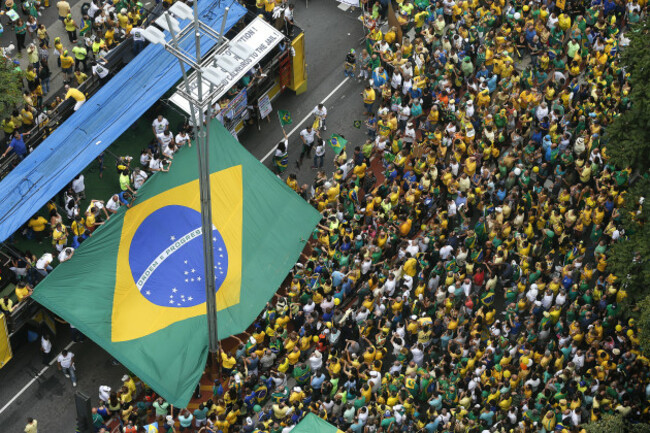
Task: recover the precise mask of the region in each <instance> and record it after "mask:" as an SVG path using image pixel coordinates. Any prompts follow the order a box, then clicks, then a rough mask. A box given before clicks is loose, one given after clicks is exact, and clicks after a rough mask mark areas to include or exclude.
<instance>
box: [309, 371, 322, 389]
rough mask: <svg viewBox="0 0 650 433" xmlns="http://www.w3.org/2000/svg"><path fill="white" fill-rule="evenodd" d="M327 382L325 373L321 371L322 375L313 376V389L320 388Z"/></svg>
mask: <svg viewBox="0 0 650 433" xmlns="http://www.w3.org/2000/svg"><path fill="white" fill-rule="evenodd" d="M323 382H325V375H324V374H322V373H321V375H320V376H314V377H312V378H311V387H312V388H313V389H320V388H321V387H322V386H323Z"/></svg>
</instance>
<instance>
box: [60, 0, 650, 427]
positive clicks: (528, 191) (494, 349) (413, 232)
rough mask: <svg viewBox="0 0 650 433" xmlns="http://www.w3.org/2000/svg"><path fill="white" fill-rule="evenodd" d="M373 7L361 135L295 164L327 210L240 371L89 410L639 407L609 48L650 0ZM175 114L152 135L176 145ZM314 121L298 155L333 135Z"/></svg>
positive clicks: (326, 413)
mask: <svg viewBox="0 0 650 433" xmlns="http://www.w3.org/2000/svg"><path fill="white" fill-rule="evenodd" d="M567 3H568V2H567ZM558 4H559V2H558ZM366 7H367V9H368V12H367V14H366V19H365V24H366V26H367V28H368V40H367V44H366V48H365V49H363V50H361V52H359V53H357V52H356V51H350V52H348V53H345V54H344V55H345V56H346V57H345V62H346V67H345V73H346V74H347V75H350V74H354V76H356V77H358V78H359V79H363V80H365V82H366V83H367V85H365V88H364V91H363V93H362V96H361V97H362V99H363V111H364V113H365V116H366V121H365V125H366V127H367V130H368V140H367V141H366V142H365V143H363V144H361V143H359V145H357V146H354V145H352V144H350V145H349V146H350V147H349V148H348V149H347V151H343V152H342V153H341V154H340V155H338V156H337V157H336V159H335V163H336V167H337V168H336V170H335V172H334V173H333V174H332V175H331V176H328V175H327V174H326V173H325V172H324V171H319V172H318V174H317V175H316V180H315V181H314V184H313V185H312V188H311V192H309V191H308V189H305V188H301V187H299V186H298V182H297V181H296V177H295V176H292V175H291V173H289V174H288V176H287V177H286V179H287V180H286V181H287V184H289V186H291V187H292V188H294V189H295V190H296V192H299V193H301V194H303V195H304V196H306V197H307V198H308V200H309V201H310V202H311V203H312V204H313V205H314V206H315V207H316V208H317V209H318V210H319V211H320V212H321V213H322V215H323V219H322V221H321V223H320V224H319V225H318V227H317V229H316V230H315V232H314V234H313V239H312V241H311V243H310V247H309V248H308V249H307V251H305V253H304V254H303V257H302V258H301V261H300V263H297V264H296V266H295V268H294V271H293V275H292V279H291V282H290V283H289V284H288V285H287V287H285V288H283V290H282V291H281V292H279V295H278V296H276V297H274V298H273V299H272V301H271V302H269V303H268V304H267V306H266V308H265V310H264V311H263V313H262V314H261V315H260V317H259V319H258V320H257V321H256V322H255V323H254V324H253V326H252V329H253V330H252V332H251V333H250V334H247V335H246V336H245V337H244V338H242V339H241V340H240V341H239V344H238V345H236V348H235V349H234V350H232V351H229V350H222V351H221V353H220V356H221V368H222V373H223V375H224V377H225V378H227V379H226V381H225V383H224V384H222V383H221V382H215V386H214V393H213V395H212V396H209V397H210V398H209V399H208V398H205V397H206V396H203V402H202V403H201V405H200V406H199V407H198V408H197V409H195V410H194V411H191V412H190V411H189V410H187V409H183V410H180V411H178V410H173V408H172V407H171V406H170V405H169V404H168V403H166V402H164V401H163V400H162V399H157V398H156V397H155V396H153V395H152V393H151V391H147V392H145V398H144V400H143V401H138V402H137V403H134V402H133V401H132V400H133V396H134V394H135V391H136V390H135V384H131V383H130V381H131V379H130V378H129V377H125V378H124V380H125V385H124V387H123V388H122V389H121V390H120V392H115V393H112V392H111V390H109V391H108V392H105V393H104V394H101V391H102V390H101V388H100V400H101V401H102V403H101V404H100V405H99V406H98V408H96V409H95V412H94V415H93V416H94V417H95V421H96V424H95V426H96V428H97V430H98V431H100V430H101V429H102V428H103V426H104V423H105V422H106V420H108V419H109V418H111V417H112V416H115V417H117V418H118V419H119V420H120V421H121V424H122V425H123V429H124V431H129V432H132V431H133V432H135V431H138V427H136V426H143V425H144V424H148V423H150V421H151V420H150V418H149V417H150V415H151V414H152V413H153V414H154V415H155V417H156V419H157V420H158V428H160V429H168V430H169V431H173V430H175V429H176V428H178V426H180V429H181V430H183V431H204V432H218V431H220V432H222V433H232V432H244V433H253V432H265V433H288V432H289V431H290V430H291V428H292V427H293V426H295V424H297V423H298V422H299V421H300V419H301V418H302V417H303V416H304V414H306V413H307V412H313V413H315V414H317V415H318V416H320V417H322V418H323V419H325V420H327V421H328V422H330V423H332V424H334V425H336V426H337V427H338V428H340V429H341V430H343V431H346V432H350V433H380V432H398V431H409V432H423V431H426V432H427V433H436V432H445V433H451V432H472V433H473V432H489V431H513V432H542V433H549V432H552V431H559V432H565V431H566V432H582V431H583V424H585V423H589V422H593V421H598V420H601V419H603V417H604V416H606V415H622V416H624V417H626V419H627V420H628V421H629V422H632V423H636V422H648V421H649V414H648V408H650V405H649V404H648V399H649V398H650V380H649V378H650V369H649V365H648V359H647V358H646V357H645V356H644V355H643V354H642V352H641V351H640V349H639V334H638V329H637V326H636V324H635V322H634V320H633V319H628V317H627V316H626V314H625V312H624V311H623V310H622V305H623V303H624V301H625V299H626V297H627V293H626V291H625V288H624V287H623V285H622V284H621V282H620V281H619V280H618V279H617V278H616V277H615V276H614V275H613V274H612V273H611V271H610V269H609V268H608V260H609V253H610V249H611V247H612V245H613V244H614V243H615V242H617V241H619V240H620V239H621V238H622V237H624V227H623V225H622V217H621V208H622V205H623V203H624V200H625V197H626V189H627V187H628V184H629V181H630V177H631V175H632V173H631V170H630V169H629V168H628V167H614V166H612V165H611V164H608V161H607V152H606V143H605V142H603V133H604V130H605V129H606V128H607V125H608V124H610V123H611V122H612V120H613V119H614V118H615V116H616V115H617V114H618V113H619V112H620V111H621V110H624V109H625V108H626V107H627V105H628V104H629V100H628V96H627V95H628V94H629V90H630V89H629V85H628V83H627V81H626V76H625V73H624V72H623V71H622V69H621V66H620V64H619V60H618V53H619V51H620V50H621V49H624V47H625V45H626V44H627V43H628V40H627V39H626V37H625V32H626V31H627V30H628V26H629V25H631V24H634V23H636V22H639V21H640V20H643V19H645V18H646V14H647V6H646V4H645V1H644V0H642V1H639V0H632V1H629V2H626V3H624V2H619V3H616V2H613V1H611V0H604V1H603V0H594V1H593V2H592V3H589V4H587V5H586V7H585V8H580V7H579V8H577V9H576V10H574V11H572V12H570V13H569V12H566V11H564V10H562V9H561V8H559V7H557V6H556V5H554V4H552V3H550V2H549V3H546V2H531V3H530V4H528V3H525V4H524V3H521V2H519V1H517V2H514V3H508V4H506V2H505V1H498V0H471V1H470V0H462V1H461V0H456V1H454V0H443V1H440V2H437V3H430V2H424V1H419V0H418V1H415V2H414V3H413V2H411V1H410V0H403V1H400V2H397V11H396V12H397V15H398V17H397V19H398V21H399V24H400V26H399V27H397V26H396V27H389V28H387V29H385V31H382V24H383V22H384V20H385V16H386V15H385V14H386V10H385V9H384V6H382V4H381V3H375V4H370V3H369V4H367V5H366ZM411 30H414V37H413V38H410V37H408V36H407V34H408V33H409V31H411ZM359 105H360V107H359V108H360V111H361V109H362V108H361V104H359ZM317 109H319V107H316V108H315V110H317ZM320 109H322V107H320ZM163 119H164V118H163ZM163 119H161V118H160V117H159V118H158V119H156V120H157V121H158V123H156V122H155V121H154V124H153V125H152V127H153V129H154V133H155V134H156V136H157V140H158V143H160V145H161V148H160V149H158V150H154V152H152V153H156V152H159V153H162V154H164V153H165V148H167V149H168V148H169V145H165V140H168V139H169V138H168V137H169V134H171V133H167V132H165V131H166V129H167V127H168V125H167V127H166V126H165V125H164V122H163ZM315 123H316V126H320V127H321V128H322V129H324V123H319V122H315ZM305 131H307V134H305V136H303V137H302V145H303V146H307V148H306V149H303V154H302V155H301V158H300V161H299V162H298V165H300V164H299V163H300V162H302V159H303V157H304V156H307V157H309V158H311V156H312V155H311V151H312V148H314V149H316V148H317V147H318V146H322V145H323V143H322V139H321V137H320V134H319V133H318V131H314V130H311V129H309V128H308V129H306V130H305ZM173 135H174V134H171V136H173ZM301 135H302V134H301ZM175 141H176V142H178V139H177V138H176V139H175ZM307 143H311V145H307ZM287 146H288V138H287V139H286V140H284V141H283V142H282V143H280V144H279V146H278V151H277V152H276V155H275V156H276V157H275V159H274V161H275V164H276V167H275V169H276V171H277V172H278V173H279V174H280V175H285V173H286V171H290V169H289V164H288V155H287V156H285V155H286V154H287ZM319 156H322V154H321V155H319ZM142 158H144V159H145V160H146V158H154V157H153V156H152V155H150V153H149V152H147V151H144V152H143V157H142ZM142 161H143V160H142V159H141V162H142ZM160 161H163V160H160ZM318 162H319V160H317V159H315V160H314V165H315V166H316V167H315V168H320V166H322V165H321V164H318ZM143 164H144V163H143ZM147 165H148V166H149V168H150V169H152V170H153V167H152V163H151V159H150V160H149V161H147ZM156 167H158V166H156ZM158 169H159V170H163V171H165V169H167V170H168V169H169V166H168V165H167V166H165V164H164V163H162V162H161V164H160V167H158ZM123 191H124V190H123ZM73 192H74V191H73ZM53 236H54V235H53ZM127 382H129V383H127ZM175 425H176V426H175Z"/></svg>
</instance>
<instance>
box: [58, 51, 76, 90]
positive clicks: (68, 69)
mask: <svg viewBox="0 0 650 433" xmlns="http://www.w3.org/2000/svg"><path fill="white" fill-rule="evenodd" d="M59 61H60V63H61V70H62V71H63V82H64V83H65V84H69V83H70V81H72V68H73V66H74V59H73V58H72V56H70V54H69V52H68V50H63V52H62V53H61V55H60V56H59Z"/></svg>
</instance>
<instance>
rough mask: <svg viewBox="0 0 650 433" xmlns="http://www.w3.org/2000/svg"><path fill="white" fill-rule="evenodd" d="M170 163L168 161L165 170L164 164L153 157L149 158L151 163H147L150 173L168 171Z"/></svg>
mask: <svg viewBox="0 0 650 433" xmlns="http://www.w3.org/2000/svg"><path fill="white" fill-rule="evenodd" d="M171 165H172V163H171V161H169V165H168V166H167V168H165V162H164V161H162V160H161V159H160V158H158V157H156V156H154V157H152V158H151V161H150V162H149V169H150V170H151V171H169V168H170V167H171Z"/></svg>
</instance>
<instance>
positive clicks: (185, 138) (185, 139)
mask: <svg viewBox="0 0 650 433" xmlns="http://www.w3.org/2000/svg"><path fill="white" fill-rule="evenodd" d="M175 141H176V145H177V146H178V147H180V146H183V145H184V144H187V146H188V147H192V140H190V134H188V133H187V132H185V131H181V132H179V133H178V134H176V138H175Z"/></svg>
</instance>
